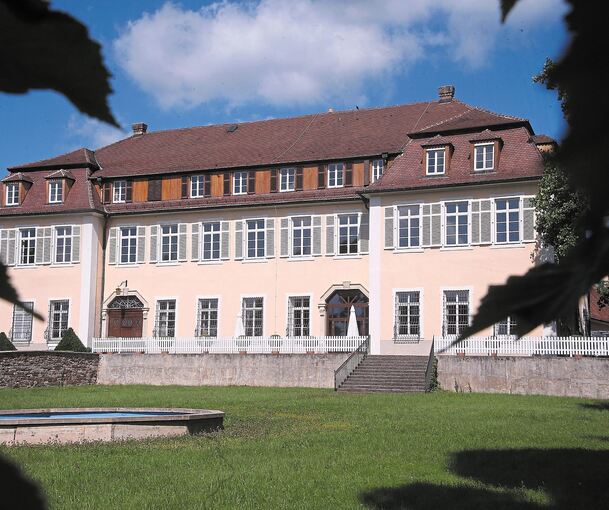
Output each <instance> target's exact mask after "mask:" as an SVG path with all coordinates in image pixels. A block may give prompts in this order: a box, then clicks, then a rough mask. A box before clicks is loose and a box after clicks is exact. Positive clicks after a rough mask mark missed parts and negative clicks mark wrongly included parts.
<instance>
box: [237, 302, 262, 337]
mask: <svg viewBox="0 0 609 510" xmlns="http://www.w3.org/2000/svg"><path fill="white" fill-rule="evenodd" d="M241 312H242V315H241V316H242V318H243V328H244V330H245V336H262V330H263V316H264V300H263V298H261V297H253V298H243V304H242V310H241Z"/></svg>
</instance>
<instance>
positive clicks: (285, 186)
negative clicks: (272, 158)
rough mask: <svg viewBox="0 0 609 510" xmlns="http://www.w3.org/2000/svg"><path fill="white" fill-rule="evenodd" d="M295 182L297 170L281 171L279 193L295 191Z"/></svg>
mask: <svg viewBox="0 0 609 510" xmlns="http://www.w3.org/2000/svg"><path fill="white" fill-rule="evenodd" d="M295 182H296V169H295V168H282V169H281V170H279V191H294V189H295Z"/></svg>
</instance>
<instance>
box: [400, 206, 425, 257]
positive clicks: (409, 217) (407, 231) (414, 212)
mask: <svg viewBox="0 0 609 510" xmlns="http://www.w3.org/2000/svg"><path fill="white" fill-rule="evenodd" d="M420 209H421V208H420V206H419V205H407V206H402V207H398V247H399V248H418V247H420V246H421V212H420Z"/></svg>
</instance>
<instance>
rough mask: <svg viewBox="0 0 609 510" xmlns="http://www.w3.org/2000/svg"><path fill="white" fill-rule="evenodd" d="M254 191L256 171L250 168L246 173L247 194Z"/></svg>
mask: <svg viewBox="0 0 609 510" xmlns="http://www.w3.org/2000/svg"><path fill="white" fill-rule="evenodd" d="M254 193H256V171H255V170H250V171H249V172H248V173H247V194H248V195H252V194H254Z"/></svg>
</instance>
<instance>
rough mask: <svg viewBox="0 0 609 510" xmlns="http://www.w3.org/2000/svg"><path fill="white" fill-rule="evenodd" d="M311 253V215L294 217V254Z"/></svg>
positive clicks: (307, 254) (294, 255) (298, 255)
mask: <svg viewBox="0 0 609 510" xmlns="http://www.w3.org/2000/svg"><path fill="white" fill-rule="evenodd" d="M309 255H311V217H310V216H300V217H295V218H292V256H293V257H306V256H309Z"/></svg>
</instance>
